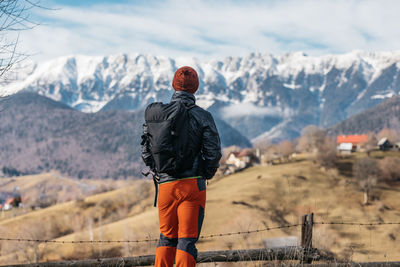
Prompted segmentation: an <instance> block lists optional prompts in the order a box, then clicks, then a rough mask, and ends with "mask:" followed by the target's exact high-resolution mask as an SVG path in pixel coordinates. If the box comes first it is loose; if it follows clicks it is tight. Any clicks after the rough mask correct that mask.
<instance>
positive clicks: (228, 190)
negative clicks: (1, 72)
mask: <svg viewBox="0 0 400 267" xmlns="http://www.w3.org/2000/svg"><path fill="white" fill-rule="evenodd" d="M373 155H374V154H373ZM396 155H397V154H396ZM359 156H360V155H357V157H359ZM361 156H362V155H361ZM376 156H377V157H380V156H381V155H378V154H377V155H376ZM397 156H398V155H397ZM343 160H344V161H346V162H347V163H349V162H350V163H351V162H352V161H353V160H354V159H353V158H347V159H343ZM137 182H141V183H142V184H140V185H139V184H133V185H132V186H131V187H127V188H126V189H119V190H117V191H111V192H107V193H103V194H99V195H94V196H91V197H88V198H85V199H83V200H81V201H78V202H70V203H65V204H61V205H56V206H53V207H50V208H47V209H44V210H40V211H33V212H31V213H28V214H26V215H23V216H19V217H15V218H13V219H9V220H6V221H0V229H3V231H2V235H5V234H7V231H5V229H7V228H9V227H12V229H14V230H12V231H8V234H7V236H10V235H11V236H12V237H23V236H26V234H27V232H26V231H24V230H23V229H25V228H24V227H25V226H27V225H29V226H31V232H30V234H31V236H33V237H34V236H35V235H38V234H40V233H41V230H40V229H37V228H35V227H34V226H35V220H40V221H42V222H43V225H45V222H46V225H47V223H49V222H51V220H52V218H58V219H57V220H56V221H58V223H54V224H53V228H52V229H61V230H62V229H64V228H63V227H62V226H63V225H64V226H65V225H66V226H69V227H71V225H80V226H81V228H80V229H79V228H77V229H76V231H73V232H68V231H65V234H63V233H62V231H58V233H59V235H58V237H54V238H56V240H59V241H62V240H65V241H67V240H72V241H77V240H91V239H93V240H141V239H154V238H155V239H157V237H158V219H157V218H158V217H157V209H155V208H153V207H152V206H151V204H152V198H153V194H152V192H153V188H152V185H151V182H150V181H137ZM146 184H147V185H146ZM122 190H125V191H124V192H125V193H122V192H123V191H122ZM132 190H136V191H135V192H136V194H137V193H139V192H142V195H141V197H137V198H136V199H135V200H132V202H125V201H127V200H128V199H126V198H125V197H126V196H129V192H132ZM207 190H208V191H207V206H206V217H205V222H204V225H203V230H202V234H203V235H210V234H219V233H227V232H238V231H248V230H256V229H265V228H266V227H274V226H280V225H286V224H297V223H299V222H300V217H301V216H302V215H303V214H306V213H310V212H314V213H315V220H316V221H319V222H321V221H323V222H330V221H337V222H342V221H344V222H398V221H399V220H400V209H399V206H400V202H399V201H400V200H399V198H398V194H399V193H398V192H399V190H400V184H399V183H395V184H391V185H386V184H384V183H382V184H378V185H377V186H376V187H374V189H373V190H372V192H371V195H372V196H373V199H374V200H373V202H372V205H369V206H364V205H362V197H363V196H362V193H361V192H360V191H359V190H358V188H357V185H356V183H355V181H354V180H353V178H352V177H351V176H342V175H341V174H340V172H337V171H334V170H328V171H325V170H321V169H319V168H318V167H317V166H316V165H314V164H313V163H312V162H310V161H305V160H303V161H298V162H291V163H285V164H283V165H274V166H255V167H252V168H249V169H247V170H245V171H243V172H240V173H237V174H233V175H229V176H226V177H223V178H220V179H216V180H211V183H210V184H209V185H208V189H207ZM131 195H134V194H131ZM135 196H136V195H135ZM123 199H125V201H124V200H123ZM123 203H128V204H127V205H123ZM129 203H130V204H129ZM113 207H121V211H119V210H120V209H119V208H118V209H116V210H113ZM222 207H223V208H222ZM119 212H120V215H115V214H118V213H119ZM61 214H63V216H61ZM74 214H75V215H76V214H78V215H81V216H82V217H79V218H80V219H75V220H72V219H71V218H72V217H73V215H74ZM121 214H122V216H121ZM71 216H72V217H71ZM113 216H115V217H113ZM39 218H40V219H39ZM110 218H114V220H113V219H110ZM53 220H54V219H53ZM63 220H64V221H63ZM78 222H80V223H78ZM24 225H25V226H24ZM50 225H52V224H50ZM56 226H57V227H56ZM69 229H71V228H69ZM399 229H400V228H399V225H385V226H374V227H368V226H343V225H315V229H314V235H313V236H314V241H313V243H314V246H315V247H318V248H321V249H327V250H330V251H332V252H334V253H336V255H337V256H338V257H340V258H343V259H346V260H353V261H394V260H397V261H398V260H400V254H399V251H400V247H399V242H397V240H398V239H399V238H400V236H399ZM64 230H65V229H64ZM281 236H299V228H289V229H277V230H271V231H261V232H258V233H252V234H244V235H232V236H224V237H218V236H217V237H212V238H204V239H200V241H199V243H198V247H199V250H200V251H205V250H220V249H239V248H240V249H247V248H258V247H262V246H263V245H262V241H263V239H264V238H271V237H281ZM155 245H156V244H155V242H149V243H135V242H133V243H109V244H107V243H100V244H97V243H95V244H94V245H90V244H40V245H39V246H37V247H36V249H37V251H38V252H40V255H41V256H42V258H43V259H47V260H60V259H76V258H81V257H85V258H88V257H89V258H93V257H116V256H133V255H143V254H149V253H154V248H155ZM15 246H16V245H15ZM13 249H14V250H13ZM13 249H12V248H11V247H10V248H9V250H8V251H9V253H6V254H2V256H1V257H0V262H2V263H4V262H7V263H12V262H16V260H15V259H16V254H14V252H15V250H16V249H18V246H16V247H14V248H13ZM12 251H14V252H12ZM18 251H19V252H18V253H17V254H18V255H19V257H20V259H23V258H24V257H27V255H25V256H24V254H23V253H22V252H20V251H21V249H19V250H18ZM27 251H28V252H29V249H28V250H27ZM32 252H33V250H32V251H30V252H29V253H32ZM29 253H25V254H29ZM29 255H31V256H32V254H29ZM29 255H28V256H29Z"/></svg>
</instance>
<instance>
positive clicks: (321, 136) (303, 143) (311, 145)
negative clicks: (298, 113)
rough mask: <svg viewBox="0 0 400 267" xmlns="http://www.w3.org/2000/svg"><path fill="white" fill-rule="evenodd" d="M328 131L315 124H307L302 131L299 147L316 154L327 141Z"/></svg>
mask: <svg viewBox="0 0 400 267" xmlns="http://www.w3.org/2000/svg"><path fill="white" fill-rule="evenodd" d="M325 137H326V132H325V131H324V130H323V129H321V128H318V127H317V126H315V125H309V126H306V127H305V128H304V129H303V130H302V131H301V137H300V139H299V144H298V148H299V150H300V151H303V152H308V153H312V154H316V153H317V152H318V150H319V149H320V148H321V147H322V146H323V144H324V142H325Z"/></svg>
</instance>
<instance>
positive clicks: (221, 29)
mask: <svg viewBox="0 0 400 267" xmlns="http://www.w3.org/2000/svg"><path fill="white" fill-rule="evenodd" d="M41 4H42V5H43V6H46V7H49V8H54V10H48V9H34V10H33V14H32V15H33V18H34V19H35V20H36V21H37V22H39V23H41V25H39V26H38V27H36V28H35V29H33V30H28V31H23V32H21V33H20V42H19V50H22V51H25V52H27V53H29V54H33V58H34V59H36V60H47V59H51V58H54V57H59V56H64V55H71V54H85V55H108V54H118V53H146V54H153V55H164V56H169V57H179V56H195V57H198V58H205V59H210V58H218V59H221V58H223V57H226V56H244V55H247V54H249V53H252V52H260V53H272V54H283V53H287V52H295V51H303V52H305V53H307V54H310V55H323V54H332V53H334V54H336V53H346V52H350V51H352V50H358V49H360V50H367V51H377V50H379V51H380V50H398V49H400V27H398V25H399V24H400V16H399V15H398V10H400V1H395V0H392V1H389V0H387V1H375V0H364V1H361V0H347V1H345V0H336V1H324V0H320V1H316V0H314V1H311V0H310V1H295V0H280V1H277V0H274V1H272V0H270V1H261V0H253V1H238V0H220V1H210V0H203V1H202V0H191V1H184V0H159V1H156V0H142V1H140V0H130V1H129V0H114V1H105V0H103V1H94V0H92V1H82V0H80V1H78V0H41Z"/></svg>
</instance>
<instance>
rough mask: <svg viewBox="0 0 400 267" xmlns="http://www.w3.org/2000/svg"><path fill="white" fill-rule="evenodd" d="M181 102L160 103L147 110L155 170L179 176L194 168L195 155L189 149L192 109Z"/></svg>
mask: <svg viewBox="0 0 400 267" xmlns="http://www.w3.org/2000/svg"><path fill="white" fill-rule="evenodd" d="M194 106H195V105H192V106H189V107H187V106H185V104H184V103H183V102H181V101H172V102H170V103H168V104H163V103H161V102H156V103H152V104H150V105H149V106H148V107H147V108H146V111H145V115H144V117H145V121H146V124H147V138H148V142H149V144H150V152H151V155H152V158H153V164H154V166H153V168H154V169H153V171H154V172H155V173H156V174H157V173H167V174H169V175H171V176H172V175H174V174H177V173H179V172H181V171H184V170H187V169H189V168H191V167H192V165H193V162H194V158H195V155H191V154H192V153H191V152H190V151H189V149H188V135H189V131H188V129H189V127H190V125H189V109H191V108H193V107H194Z"/></svg>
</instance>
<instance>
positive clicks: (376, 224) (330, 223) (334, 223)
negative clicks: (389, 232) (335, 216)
mask: <svg viewBox="0 0 400 267" xmlns="http://www.w3.org/2000/svg"><path fill="white" fill-rule="evenodd" d="M314 224H327V225H356V226H378V225H400V222H371V223H359V222H314Z"/></svg>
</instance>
